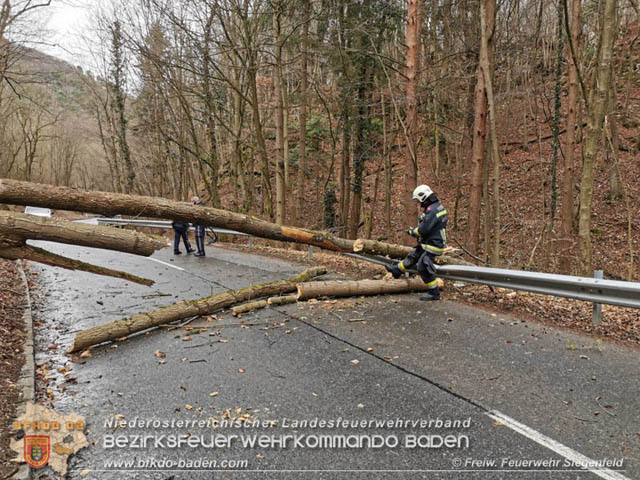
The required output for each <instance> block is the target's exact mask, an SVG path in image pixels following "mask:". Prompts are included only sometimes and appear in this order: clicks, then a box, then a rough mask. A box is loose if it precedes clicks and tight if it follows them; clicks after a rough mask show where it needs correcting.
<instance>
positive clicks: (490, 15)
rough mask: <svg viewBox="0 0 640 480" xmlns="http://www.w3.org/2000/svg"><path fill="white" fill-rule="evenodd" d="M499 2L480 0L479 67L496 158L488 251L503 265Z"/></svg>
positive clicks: (493, 155)
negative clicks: (496, 39)
mask: <svg viewBox="0 0 640 480" xmlns="http://www.w3.org/2000/svg"><path fill="white" fill-rule="evenodd" d="M495 14H496V2H495V0H481V2H480V30H481V39H480V42H481V47H480V65H479V66H480V68H481V69H482V72H483V76H484V85H485V91H486V95H487V98H486V101H487V110H488V113H489V135H490V143H489V145H490V148H491V157H492V161H493V197H492V206H491V207H492V212H491V213H492V214H491V220H492V226H493V232H492V237H491V242H489V245H490V249H489V252H487V253H488V255H489V258H490V261H491V265H492V266H494V267H497V266H499V265H500V153H499V152H498V135H497V133H496V122H497V120H496V107H495V98H494V96H493V82H492V80H491V75H492V67H491V62H492V61H493V58H492V56H491V55H492V54H493V49H492V48H490V44H491V43H492V40H491V38H492V37H493V27H494V26H495Z"/></svg>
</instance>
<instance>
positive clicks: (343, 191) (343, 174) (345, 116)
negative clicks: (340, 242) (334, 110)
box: [340, 98, 351, 234]
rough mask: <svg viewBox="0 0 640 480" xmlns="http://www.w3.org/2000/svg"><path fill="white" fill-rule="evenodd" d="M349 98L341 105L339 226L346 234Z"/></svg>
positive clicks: (348, 179) (349, 186)
mask: <svg viewBox="0 0 640 480" xmlns="http://www.w3.org/2000/svg"><path fill="white" fill-rule="evenodd" d="M348 102H349V100H348V99H346V98H345V99H343V106H342V165H341V167H340V226H341V227H342V228H343V233H344V234H346V231H347V230H346V228H347V225H348V221H349V205H350V199H351V118H350V115H349V103H348Z"/></svg>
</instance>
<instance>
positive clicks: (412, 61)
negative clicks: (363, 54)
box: [402, 0, 422, 219]
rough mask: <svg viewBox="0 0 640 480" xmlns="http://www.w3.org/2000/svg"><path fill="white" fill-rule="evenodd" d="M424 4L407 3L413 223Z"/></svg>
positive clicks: (407, 205)
mask: <svg viewBox="0 0 640 480" xmlns="http://www.w3.org/2000/svg"><path fill="white" fill-rule="evenodd" d="M420 4H421V0H408V2H407V33H406V40H407V66H406V72H407V87H406V95H407V117H406V118H407V121H406V125H407V127H406V128H407V145H406V151H405V158H404V168H405V181H404V195H403V197H402V202H403V205H404V213H405V218H407V219H413V218H414V217H415V216H416V210H417V207H416V204H415V202H414V201H413V199H412V198H411V194H412V192H413V190H414V189H415V188H416V184H417V166H418V162H417V157H416V135H417V131H416V130H417V98H416V90H417V86H418V80H419V71H420V30H421V28H420V27H421V25H422V23H421V21H420Z"/></svg>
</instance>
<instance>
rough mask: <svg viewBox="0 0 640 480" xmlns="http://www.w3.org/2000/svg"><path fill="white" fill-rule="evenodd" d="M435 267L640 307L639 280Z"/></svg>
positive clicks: (113, 221) (472, 279)
mask: <svg viewBox="0 0 640 480" xmlns="http://www.w3.org/2000/svg"><path fill="white" fill-rule="evenodd" d="M97 221H98V223H99V224H101V225H137V226H140V227H153V228H171V222H170V221H166V220H138V219H127V218H106V217H98V218H97ZM211 230H213V231H214V232H216V233H227V234H231V235H242V236H247V237H249V241H250V245H251V243H252V242H251V240H252V237H251V235H249V234H248V233H244V232H238V231H236V230H228V229H225V228H212V229H211ZM309 247H310V248H309V259H310V260H311V252H312V247H311V246H309ZM345 255H347V256H350V257H353V258H358V259H360V260H365V261H369V262H374V263H378V264H381V265H384V264H390V263H395V260H390V259H388V258H385V257H379V256H372V255H361V254H357V253H345ZM436 268H437V271H438V272H437V273H438V276H439V277H442V278H445V279H447V280H458V281H461V282H468V283H477V284H481V285H489V286H492V287H502V288H509V289H512V290H523V291H526V292H533V293H541V294H544V295H553V296H556V297H566V298H574V299H576V300H584V301H586V302H593V303H601V304H609V305H619V306H622V307H632V308H640V283H637V282H623V281H619V280H603V279H598V278H588V277H574V276H570V275H557V274H553V273H539V272H527V271H522V270H507V269H502V268H488V267H472V266H462V265H437V267H436Z"/></svg>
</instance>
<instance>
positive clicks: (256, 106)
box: [247, 53, 273, 218]
mask: <svg viewBox="0 0 640 480" xmlns="http://www.w3.org/2000/svg"><path fill="white" fill-rule="evenodd" d="M254 55H255V53H250V54H249V69H248V71H247V77H248V81H249V93H250V94H251V109H252V117H253V118H252V120H253V129H254V130H255V132H254V133H255V135H256V144H257V145H256V147H257V150H258V157H259V158H260V165H261V173H262V189H263V191H262V199H263V201H264V204H263V206H264V211H265V213H266V214H267V215H268V216H269V217H270V218H271V217H272V216H273V204H272V195H271V173H270V171H269V157H268V156H267V144H266V143H265V141H264V134H263V131H262V122H261V120H260V103H259V101H258V86H257V85H256V74H257V66H256V65H255V61H256V60H255V58H254ZM250 173H251V172H250Z"/></svg>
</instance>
